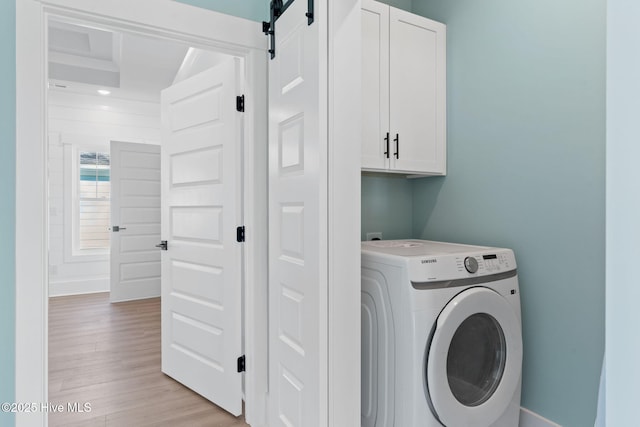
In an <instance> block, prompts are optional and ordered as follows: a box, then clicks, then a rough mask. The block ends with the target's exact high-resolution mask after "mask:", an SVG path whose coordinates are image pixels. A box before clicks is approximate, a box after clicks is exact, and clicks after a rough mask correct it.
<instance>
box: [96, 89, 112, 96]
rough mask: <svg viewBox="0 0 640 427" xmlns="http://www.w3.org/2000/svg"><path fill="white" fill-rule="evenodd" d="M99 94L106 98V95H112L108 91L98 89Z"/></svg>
mask: <svg viewBox="0 0 640 427" xmlns="http://www.w3.org/2000/svg"><path fill="white" fill-rule="evenodd" d="M98 93H99V94H100V95H105V96H106V95H109V94H110V93H111V91H109V90H106V89H98Z"/></svg>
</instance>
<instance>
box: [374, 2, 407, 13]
mask: <svg viewBox="0 0 640 427" xmlns="http://www.w3.org/2000/svg"><path fill="white" fill-rule="evenodd" d="M379 1H380V3H386V4H388V5H390V6H393V7H397V8H398V9H402V10H407V11H411V0H379Z"/></svg>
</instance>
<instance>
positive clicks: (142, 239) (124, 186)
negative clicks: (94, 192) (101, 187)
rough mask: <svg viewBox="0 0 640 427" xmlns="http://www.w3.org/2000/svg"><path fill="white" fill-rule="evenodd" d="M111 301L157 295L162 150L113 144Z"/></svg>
mask: <svg viewBox="0 0 640 427" xmlns="http://www.w3.org/2000/svg"><path fill="white" fill-rule="evenodd" d="M111 224H112V227H111V257H110V262H111V268H110V273H111V274H110V276H111V279H110V280H111V293H110V298H111V302H118V301H127V300H134V299H142V298H153V297H157V296H159V295H160V251H159V250H158V248H156V247H155V245H156V244H157V243H158V241H159V240H160V146H158V145H148V144H135V143H131V142H119V141H111Z"/></svg>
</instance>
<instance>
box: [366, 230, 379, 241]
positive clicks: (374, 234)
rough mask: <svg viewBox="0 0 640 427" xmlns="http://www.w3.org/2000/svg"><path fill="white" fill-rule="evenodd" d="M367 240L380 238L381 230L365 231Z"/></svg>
mask: <svg viewBox="0 0 640 427" xmlns="http://www.w3.org/2000/svg"><path fill="white" fill-rule="evenodd" d="M367 240H382V231H374V232H372V233H367Z"/></svg>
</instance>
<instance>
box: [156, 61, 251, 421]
mask: <svg viewBox="0 0 640 427" xmlns="http://www.w3.org/2000/svg"><path fill="white" fill-rule="evenodd" d="M236 67H237V64H236V62H235V60H230V61H228V62H226V63H223V64H220V65H218V66H216V67H214V68H211V69H209V70H207V71H204V72H202V73H200V74H197V75H195V76H193V77H191V78H189V79H187V80H184V81H182V82H180V83H178V84H176V85H174V86H171V87H170V88H167V89H165V90H164V91H163V92H162V101H161V103H162V127H163V137H162V156H161V157H162V239H163V240H166V241H167V250H166V251H164V250H163V251H162V371H163V372H164V373H166V374H167V375H169V376H171V377H172V378H174V379H176V380H177V381H179V382H181V383H183V384H184V385H186V386H187V387H189V388H191V389H192V390H194V391H196V392H197V393H199V394H201V395H202V396H204V397H205V398H207V399H209V400H211V401H212V402H214V403H216V404H217V405H218V406H220V407H222V408H224V409H226V410H227V411H229V412H231V413H232V414H234V415H239V414H240V413H241V412H242V382H241V380H242V374H240V373H238V372H237V360H238V357H239V356H240V355H241V350H242V347H241V345H242V337H241V333H242V330H241V286H242V277H241V271H242V270H241V261H242V258H241V257H242V249H241V248H242V244H241V243H238V242H237V241H236V227H237V226H239V225H241V201H242V197H241V196H242V194H241V191H242V186H241V176H242V175H241V172H242V170H241V152H242V151H241V142H242V141H241V134H240V132H239V129H240V124H241V114H242V113H239V112H237V111H236V95H237V93H236V76H237V72H236Z"/></svg>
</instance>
